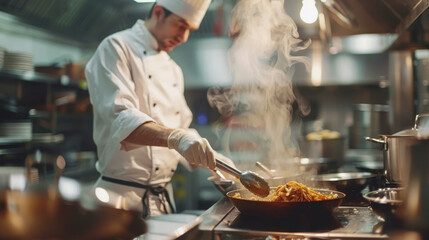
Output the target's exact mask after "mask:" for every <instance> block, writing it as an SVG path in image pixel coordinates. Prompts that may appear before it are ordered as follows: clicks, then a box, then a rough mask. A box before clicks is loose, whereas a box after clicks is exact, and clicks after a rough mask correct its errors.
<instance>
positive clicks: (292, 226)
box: [199, 198, 388, 240]
mask: <svg viewBox="0 0 429 240" xmlns="http://www.w3.org/2000/svg"><path fill="white" fill-rule="evenodd" d="M201 217H202V218H203V220H202V222H201V224H200V225H199V231H200V234H204V237H205V239H216V240H218V239H248V240H250V239H252V240H253V239H255V240H259V239H265V240H268V239H388V236H387V235H386V234H384V233H382V232H383V231H382V230H383V222H381V221H380V220H378V219H377V217H376V216H375V215H374V214H373V213H372V211H371V209H369V208H368V207H363V206H340V207H339V208H338V209H336V210H335V211H334V212H333V214H332V215H330V216H322V217H321V216H319V217H318V216H311V215H310V216H294V217H293V218H290V219H281V220H279V219H263V218H257V217H250V216H245V215H242V214H241V213H240V212H239V211H238V210H237V209H236V208H235V207H234V206H233V205H232V204H231V203H230V202H229V200H228V199H227V198H223V199H221V200H220V201H218V202H217V203H216V204H215V205H213V206H212V207H211V208H210V209H208V210H207V211H206V212H205V213H204V214H203V215H202V216H201Z"/></svg>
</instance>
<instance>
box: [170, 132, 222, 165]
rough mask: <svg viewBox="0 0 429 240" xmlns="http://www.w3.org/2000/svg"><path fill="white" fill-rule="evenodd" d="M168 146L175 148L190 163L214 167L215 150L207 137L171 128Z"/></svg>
mask: <svg viewBox="0 0 429 240" xmlns="http://www.w3.org/2000/svg"><path fill="white" fill-rule="evenodd" d="M167 143H168V148H170V149H174V150H176V151H177V152H178V153H180V155H182V156H183V157H184V158H185V159H186V160H187V161H188V162H189V163H190V164H193V165H197V166H200V167H205V168H208V169H211V170H213V169H214V168H215V165H216V164H215V157H214V154H215V151H214V150H213V149H212V147H211V146H210V144H209V142H208V141H207V139H205V138H202V137H200V136H199V135H198V134H196V133H192V132H191V131H185V130H183V129H176V130H173V131H172V132H171V133H170V135H169V136H168V140H167Z"/></svg>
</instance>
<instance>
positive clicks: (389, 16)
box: [0, 0, 429, 49]
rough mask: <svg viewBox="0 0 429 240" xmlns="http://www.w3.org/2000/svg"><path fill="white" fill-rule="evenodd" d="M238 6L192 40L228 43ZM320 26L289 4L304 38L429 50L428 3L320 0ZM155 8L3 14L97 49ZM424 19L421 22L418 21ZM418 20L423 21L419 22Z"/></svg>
mask: <svg viewBox="0 0 429 240" xmlns="http://www.w3.org/2000/svg"><path fill="white" fill-rule="evenodd" d="M236 2H237V0H213V1H212V4H211V6H210V8H209V11H208V13H207V14H206V16H205V17H204V19H203V22H202V24H201V27H200V29H199V30H198V31H196V32H195V33H193V34H192V35H191V37H193V38H198V37H206V36H210V37H213V36H214V37H217V36H220V37H225V35H226V32H227V31H223V33H222V35H219V34H215V33H214V29H215V28H216V27H218V26H215V25H216V24H223V25H224V26H223V30H225V29H227V24H228V21H227V20H228V18H229V16H228V15H229V13H230V10H231V8H232V7H233V6H234V4H235V3H236ZM316 3H317V6H318V8H319V11H320V12H321V13H322V18H319V24H312V25H306V24H302V21H301V20H300V18H299V12H300V9H301V7H302V0H285V10H286V12H287V13H288V14H289V15H291V17H292V18H293V19H294V20H295V22H297V24H298V27H299V30H300V35H301V36H302V37H304V38H316V39H321V40H326V41H329V39H331V38H333V37H345V36H352V35H357V34H397V35H398V36H399V37H398V39H397V41H395V43H394V44H393V45H392V48H391V49H399V48H408V47H409V46H412V44H413V42H419V44H418V46H419V47H425V48H426V47H427V44H426V42H428V41H426V34H425V33H423V34H422V33H421V31H422V30H423V31H424V32H426V31H425V30H426V28H427V26H426V25H427V23H426V22H427V21H426V18H425V17H424V16H423V15H422V14H423V13H424V12H425V10H426V9H427V8H428V5H429V0H316ZM151 5H152V4H138V3H136V2H134V1H133V0H98V1H95V0H0V11H1V12H5V13H8V14H10V15H13V16H15V17H17V18H18V19H19V20H21V21H23V22H25V23H28V24H31V25H35V26H37V27H40V28H43V29H46V30H49V31H51V32H53V33H55V34H58V35H61V36H63V37H66V38H70V39H73V40H77V41H80V42H82V43H85V44H97V43H99V41H101V39H103V38H104V37H106V36H107V35H109V34H111V33H113V32H116V31H119V30H122V29H125V28H128V27H130V26H132V24H134V22H135V21H136V20H137V19H141V18H143V19H144V18H145V17H146V16H147V14H148V12H149V9H150V7H151ZM419 17H420V18H419ZM419 19H420V20H419Z"/></svg>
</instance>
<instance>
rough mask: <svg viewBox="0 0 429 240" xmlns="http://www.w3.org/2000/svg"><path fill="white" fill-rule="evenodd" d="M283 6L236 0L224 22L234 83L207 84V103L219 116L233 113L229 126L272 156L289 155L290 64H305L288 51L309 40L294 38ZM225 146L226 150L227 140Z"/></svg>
mask: <svg viewBox="0 0 429 240" xmlns="http://www.w3.org/2000/svg"><path fill="white" fill-rule="evenodd" d="M283 6H284V1H283V0H272V1H270V0H241V1H238V2H237V4H236V5H235V7H234V9H233V11H232V17H231V24H230V32H231V35H232V36H233V37H234V44H233V45H232V47H231V48H230V49H229V53H228V54H229V55H228V57H229V64H230V69H231V70H232V76H233V79H234V82H233V85H232V87H231V88H230V89H228V90H225V89H216V88H213V89H210V90H209V92H208V100H209V103H210V104H211V106H212V107H216V108H217V109H218V110H219V112H220V113H221V114H222V115H223V116H225V117H231V116H234V118H232V119H233V121H231V122H229V124H230V125H234V124H239V125H240V126H241V127H243V128H244V129H243V128H242V129H243V132H242V133H241V134H243V136H245V137H246V139H248V141H250V142H252V141H253V142H254V143H255V146H256V147H259V148H260V150H262V151H263V150H265V152H266V156H265V157H266V158H268V159H272V160H274V159H285V158H287V157H290V156H292V155H293V154H294V153H293V151H291V149H296V147H295V146H294V145H295V144H294V141H293V139H291V129H290V123H291V120H292V119H291V117H292V104H293V103H294V102H295V101H296V98H295V95H294V93H293V89H292V77H293V74H294V65H295V64H297V63H303V64H305V66H306V68H307V69H309V67H310V61H309V59H308V58H306V57H303V56H296V55H292V54H291V53H293V52H297V51H300V50H303V49H305V48H307V47H308V46H309V44H310V41H307V42H303V41H302V40H300V39H299V35H298V31H297V27H296V25H295V23H294V22H293V20H292V19H291V18H290V17H289V16H288V15H287V14H286V12H285V11H284V7H283ZM300 109H306V107H303V106H300ZM235 132H236V131H235ZM230 134H231V131H227V132H226V134H225V136H224V137H225V138H230V137H233V136H231V135H230ZM226 140H228V139H226ZM225 147H226V150H227V151H228V150H229V145H228V144H227V141H225ZM235 150H237V149H235ZM279 164H280V163H276V162H272V163H271V165H272V166H276V165H277V166H278V165H279Z"/></svg>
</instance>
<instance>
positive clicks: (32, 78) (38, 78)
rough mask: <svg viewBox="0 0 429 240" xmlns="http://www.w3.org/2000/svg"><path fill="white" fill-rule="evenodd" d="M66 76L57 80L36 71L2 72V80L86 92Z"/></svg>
mask: <svg viewBox="0 0 429 240" xmlns="http://www.w3.org/2000/svg"><path fill="white" fill-rule="evenodd" d="M64 76H65V77H64V78H55V77H52V76H50V75H47V74H43V73H38V72H35V71H14V70H0V79H12V80H19V81H23V82H33V83H42V84H50V85H55V86H64V87H73V88H79V89H81V90H86V89H82V88H80V87H79V85H78V83H76V82H72V81H70V79H69V78H68V77H67V76H66V75H64Z"/></svg>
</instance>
